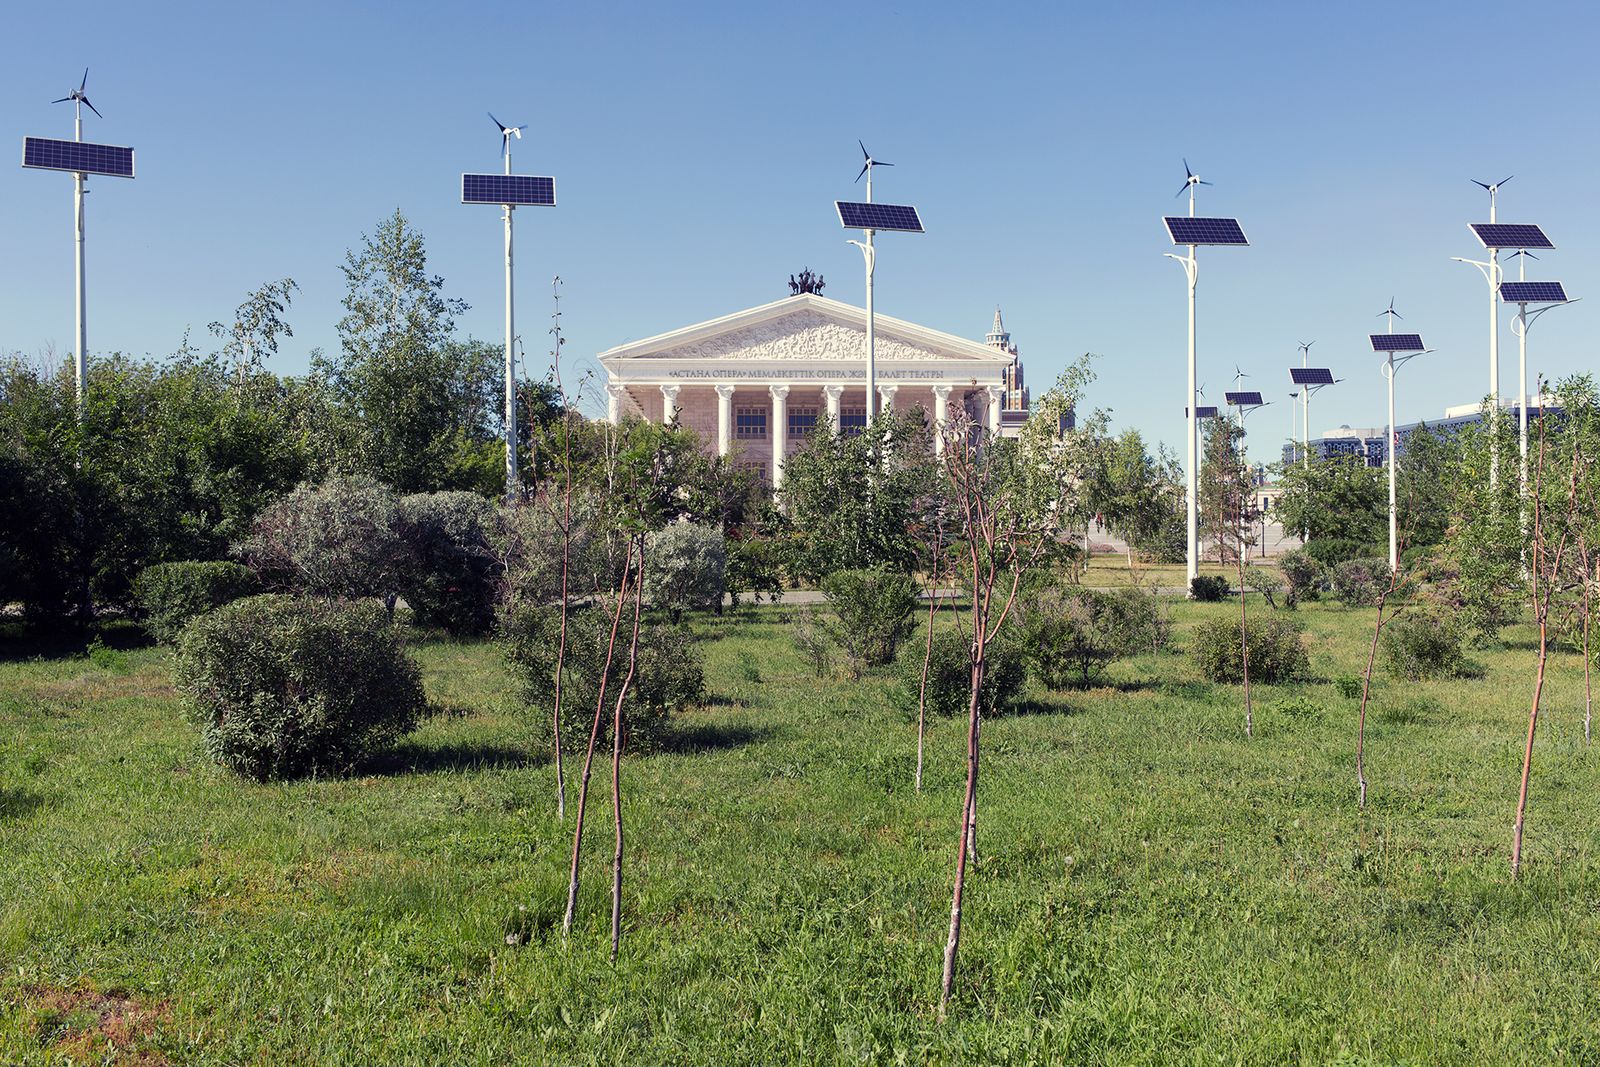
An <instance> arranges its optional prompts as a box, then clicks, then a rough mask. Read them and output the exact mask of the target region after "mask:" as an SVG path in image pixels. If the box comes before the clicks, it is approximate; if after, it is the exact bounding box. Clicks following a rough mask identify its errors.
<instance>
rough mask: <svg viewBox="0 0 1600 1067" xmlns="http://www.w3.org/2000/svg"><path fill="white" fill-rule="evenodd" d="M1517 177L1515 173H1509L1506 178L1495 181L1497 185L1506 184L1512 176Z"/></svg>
mask: <svg viewBox="0 0 1600 1067" xmlns="http://www.w3.org/2000/svg"><path fill="white" fill-rule="evenodd" d="M1515 177H1516V175H1515V174H1507V175H1506V176H1505V177H1504V178H1501V179H1500V180H1499V181H1497V182H1495V185H1504V184H1505V183H1506V182H1508V181H1510V180H1511V179H1512V178H1515Z"/></svg>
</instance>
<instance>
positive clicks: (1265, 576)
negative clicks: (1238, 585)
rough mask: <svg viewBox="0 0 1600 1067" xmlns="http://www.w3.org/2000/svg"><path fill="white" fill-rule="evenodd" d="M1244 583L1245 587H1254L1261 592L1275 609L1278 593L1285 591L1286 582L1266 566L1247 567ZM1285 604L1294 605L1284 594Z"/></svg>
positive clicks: (1286, 605)
mask: <svg viewBox="0 0 1600 1067" xmlns="http://www.w3.org/2000/svg"><path fill="white" fill-rule="evenodd" d="M1244 584H1245V588H1247V589H1254V590H1255V591H1256V592H1258V593H1260V594H1261V597H1262V599H1264V600H1265V601H1266V602H1267V604H1268V605H1269V606H1270V607H1272V608H1273V609H1276V608H1277V606H1278V594H1279V593H1282V592H1284V582H1283V579H1282V578H1279V577H1278V576H1277V575H1276V574H1273V573H1272V572H1271V571H1269V570H1267V569H1266V568H1265V567H1246V568H1245V569H1244ZM1283 604H1284V607H1293V606H1294V604H1293V603H1292V602H1291V601H1290V600H1289V598H1288V596H1287V595H1285V596H1284V601H1283Z"/></svg>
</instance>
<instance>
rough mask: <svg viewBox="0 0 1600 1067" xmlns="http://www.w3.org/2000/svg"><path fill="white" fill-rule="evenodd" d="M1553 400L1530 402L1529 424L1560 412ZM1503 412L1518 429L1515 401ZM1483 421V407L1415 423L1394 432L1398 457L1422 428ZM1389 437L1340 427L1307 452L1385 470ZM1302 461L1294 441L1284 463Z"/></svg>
mask: <svg viewBox="0 0 1600 1067" xmlns="http://www.w3.org/2000/svg"><path fill="white" fill-rule="evenodd" d="M1556 400H1557V398H1555V397H1554V396H1547V397H1546V398H1545V399H1544V401H1543V402H1542V403H1541V401H1540V400H1539V399H1538V398H1530V399H1529V403H1528V423H1529V425H1532V424H1533V423H1535V422H1537V421H1538V419H1539V417H1540V415H1542V414H1544V413H1545V412H1546V411H1548V412H1549V413H1550V414H1551V415H1552V416H1555V415H1558V414H1559V413H1560V411H1561V408H1560V405H1559V404H1558V403H1557V402H1556ZM1500 410H1501V415H1500V417H1501V418H1502V419H1505V420H1506V421H1507V422H1509V423H1510V424H1511V425H1516V421H1517V402H1516V401H1515V400H1501V402H1500ZM1482 421H1483V406H1482V405H1481V404H1458V405H1456V406H1455V407H1448V408H1445V409H1444V417H1443V418H1441V419H1437V420H1435V421H1433V422H1427V421H1423V422H1412V423H1407V424H1405V425H1403V426H1399V427H1396V429H1395V455H1396V457H1398V458H1399V459H1400V460H1401V461H1402V462H1403V461H1404V459H1405V454H1406V439H1407V438H1409V437H1410V436H1411V434H1412V433H1413V432H1415V431H1416V430H1418V429H1419V428H1423V427H1426V428H1427V429H1428V430H1429V431H1431V432H1433V433H1444V434H1448V433H1454V432H1455V431H1456V430H1458V429H1460V428H1461V427H1463V426H1471V425H1476V424H1477V423H1480V422H1482ZM1387 439H1388V434H1387V433H1386V432H1385V429H1384V427H1382V426H1372V427H1365V428H1351V427H1349V426H1340V427H1337V428H1336V429H1332V430H1325V431H1323V433H1322V435H1321V436H1319V437H1313V438H1311V440H1310V441H1309V442H1308V444H1307V448H1308V450H1309V451H1310V453H1311V457H1312V458H1313V459H1319V460H1327V459H1335V458H1345V457H1350V456H1356V457H1359V458H1360V459H1361V461H1362V462H1363V463H1365V464H1366V465H1367V466H1369V467H1382V466H1384V465H1385V464H1387V463H1388V462H1389V453H1388V440H1387ZM1300 459H1301V452H1300V442H1298V441H1295V442H1292V443H1290V444H1286V445H1284V446H1283V461H1284V462H1285V463H1291V464H1292V463H1299V462H1300Z"/></svg>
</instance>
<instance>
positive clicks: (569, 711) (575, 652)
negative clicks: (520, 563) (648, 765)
mask: <svg viewBox="0 0 1600 1067" xmlns="http://www.w3.org/2000/svg"><path fill="white" fill-rule="evenodd" d="M623 611H624V617H623V619H622V622H621V624H620V625H619V626H618V627H617V644H616V649H615V652H614V653H613V655H612V659H611V669H610V670H609V671H608V672H607V673H606V702H605V708H604V711H603V712H602V714H601V723H600V738H601V739H602V740H603V741H604V743H605V744H606V745H608V746H609V745H610V743H611V742H610V737H611V712H612V708H613V707H614V706H615V702H616V696H617V687H618V686H620V685H621V684H622V680H623V679H624V678H625V677H627V673H628V639H629V636H630V634H631V632H632V629H633V614H632V608H631V606H625V607H624V609H623ZM560 631H561V613H560V610H559V609H558V608H554V607H550V606H547V605H542V604H528V603H522V604H519V605H517V606H516V607H515V608H513V609H512V610H511V611H510V612H508V613H507V614H506V615H505V616H503V617H502V619H501V622H500V638H501V643H502V647H503V648H504V651H505V656H506V661H507V662H508V663H509V664H510V665H511V668H512V670H513V672H514V673H515V674H516V676H517V678H518V680H519V681H520V682H521V683H522V686H521V688H522V699H523V701H524V703H525V704H526V705H527V706H528V707H529V708H530V709H537V710H538V712H539V714H535V715H533V716H532V717H531V719H530V723H531V725H532V727H533V733H534V739H535V742H536V743H541V742H542V743H543V744H545V745H548V744H549V741H550V727H551V724H550V709H551V708H552V707H553V706H554V704H555V676H556V672H555V668H556V650H557V648H558V645H559V640H560ZM610 639H611V609H610V607H605V608H598V607H589V608H581V609H576V610H573V611H571V612H570V613H569V614H568V616H567V654H566V659H565V661H564V665H563V671H562V683H561V718H562V726H561V747H562V750H563V751H567V752H582V751H583V750H584V749H585V748H586V747H587V746H588V744H589V729H590V727H591V726H592V725H593V724H594V710H595V702H596V701H597V700H598V698H599V688H598V687H599V684H600V672H601V668H602V667H603V666H604V665H605V661H606V646H607V644H608V643H609V642H610ZM705 691H706V682H705V672H704V670H703V668H702V667H701V662H700V652H699V649H698V648H697V647H696V646H695V644H694V642H693V640H692V639H691V638H690V636H689V633H688V631H686V630H685V629H683V628H682V627H678V626H666V625H662V624H660V623H644V624H642V625H641V626H640V627H639V653H638V663H637V665H636V667H635V670H634V677H633V684H632V685H631V686H629V688H628V696H627V699H626V700H625V701H624V703H623V705H622V717H623V724H624V726H625V727H626V731H627V732H626V734H625V735H624V736H623V739H622V740H623V744H624V746H625V747H627V748H629V749H635V748H646V749H648V748H652V747H655V746H656V745H657V744H659V743H660V742H661V741H662V739H663V738H664V737H665V736H666V734H667V731H668V728H669V725H670V723H669V718H668V717H669V716H670V715H671V713H672V712H675V711H680V710H682V709H684V708H686V707H692V706H693V705H695V704H697V703H699V702H700V701H701V700H702V699H704V697H705ZM597 743H599V742H597Z"/></svg>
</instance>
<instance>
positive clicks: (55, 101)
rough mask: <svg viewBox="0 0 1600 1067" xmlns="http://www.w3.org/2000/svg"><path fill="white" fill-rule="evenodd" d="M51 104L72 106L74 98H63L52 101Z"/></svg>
mask: <svg viewBox="0 0 1600 1067" xmlns="http://www.w3.org/2000/svg"><path fill="white" fill-rule="evenodd" d="M50 102H51V103H52V104H70V103H72V97H70V96H63V97H62V98H61V99H60V100H52V101H50Z"/></svg>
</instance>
